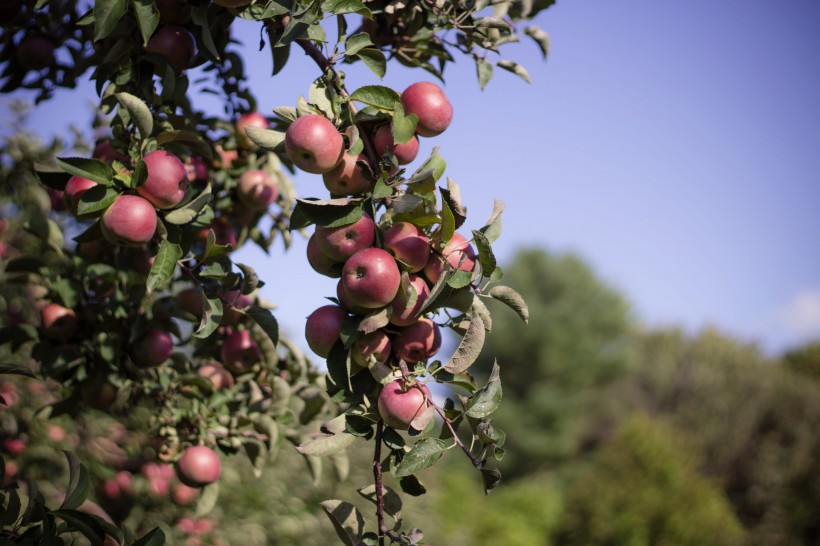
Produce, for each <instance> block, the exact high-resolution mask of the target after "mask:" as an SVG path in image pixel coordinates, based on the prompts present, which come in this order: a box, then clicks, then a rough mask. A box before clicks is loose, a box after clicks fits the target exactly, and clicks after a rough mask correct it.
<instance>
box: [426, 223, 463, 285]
mask: <svg viewBox="0 0 820 546" xmlns="http://www.w3.org/2000/svg"><path fill="white" fill-rule="evenodd" d="M444 259H446V260H447V263H449V264H450V267H451V268H452V269H460V270H462V271H472V270H473V269H475V262H476V253H475V250H473V247H472V246H471V245H470V243H469V242H468V241H467V239H465V238H464V237H462V236H461V235H459V234H458V233H454V234H453V237H452V238H451V239H450V241H449V242H448V243H447V245H445V247H444V250H442V252H441V256H439V255H438V254H436V253H431V254H430V261H428V262H427V265H425V266H424V276H425V277H427V280H429V281H430V282H431V283H433V284H436V283H437V282H438V280H439V277H441V274H442V272H444Z"/></svg>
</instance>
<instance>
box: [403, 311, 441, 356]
mask: <svg viewBox="0 0 820 546" xmlns="http://www.w3.org/2000/svg"><path fill="white" fill-rule="evenodd" d="M440 348H441V330H439V327H438V325H437V324H436V323H434V322H433V321H432V320H430V319H428V318H420V319H418V320H417V321H416V322H414V323H413V324H411V325H410V326H407V327H405V328H402V330H401V332H399V335H398V336H396V338H395V339H394V340H393V352H395V353H396V356H398V357H399V358H401V359H402V360H404V361H405V362H410V363H415V362H423V361H425V360H427V359H428V358H431V357H433V356H435V354H436V353H437V352H438V350H439V349H440Z"/></svg>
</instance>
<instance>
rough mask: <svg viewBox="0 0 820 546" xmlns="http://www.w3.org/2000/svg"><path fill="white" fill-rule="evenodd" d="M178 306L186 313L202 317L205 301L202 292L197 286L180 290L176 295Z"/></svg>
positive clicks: (197, 317) (198, 317)
mask: <svg viewBox="0 0 820 546" xmlns="http://www.w3.org/2000/svg"><path fill="white" fill-rule="evenodd" d="M176 301H177V307H178V308H179V309H181V310H183V311H185V312H186V313H190V314H191V315H193V316H194V317H195V318H196V319H201V318H202V312H203V311H204V307H205V303H204V302H203V301H202V293H201V292H200V291H199V290H197V289H196V288H185V289H184V290H180V291H179V292H178V293H177V296H176Z"/></svg>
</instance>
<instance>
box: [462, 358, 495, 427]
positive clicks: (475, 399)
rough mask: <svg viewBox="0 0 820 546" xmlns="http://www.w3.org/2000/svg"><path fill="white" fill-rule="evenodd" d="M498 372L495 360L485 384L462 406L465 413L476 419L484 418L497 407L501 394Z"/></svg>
mask: <svg viewBox="0 0 820 546" xmlns="http://www.w3.org/2000/svg"><path fill="white" fill-rule="evenodd" d="M499 373H500V368H499V367H498V363H497V362H496V363H494V364H493V371H492V372H491V373H490V378H489V379H488V380H487V384H486V385H484V386H483V387H481V388H480V389H479V390H478V391H476V392H475V394H473V395H472V396H471V397H470V398H469V400H468V401H467V404H466V406H465V407H464V410H465V411H464V412H465V413H466V414H467V415H469V416H470V417H474V418H476V419H484V418H485V417H487V416H488V415H490V414H491V413H493V412H494V411H495V410H497V409H498V406H499V405H500V404H501V396H502V389H501V379H500V378H499Z"/></svg>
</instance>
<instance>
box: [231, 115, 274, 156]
mask: <svg viewBox="0 0 820 546" xmlns="http://www.w3.org/2000/svg"><path fill="white" fill-rule="evenodd" d="M245 127H257V128H259V129H267V128H268V120H267V118H266V117H265V116H263V115H262V114H260V113H259V112H247V113H244V114H242V115H241V116H239V119H237V120H236V142H237V144H238V145H239V147H240V148H244V149H246V150H252V149H253V148H256V144H254V143H253V141H252V140H251V139H250V137H249V136H248V134H247V133H246V132H245Z"/></svg>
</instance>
